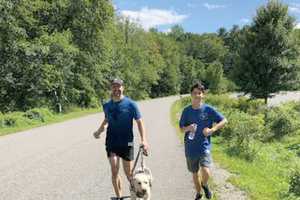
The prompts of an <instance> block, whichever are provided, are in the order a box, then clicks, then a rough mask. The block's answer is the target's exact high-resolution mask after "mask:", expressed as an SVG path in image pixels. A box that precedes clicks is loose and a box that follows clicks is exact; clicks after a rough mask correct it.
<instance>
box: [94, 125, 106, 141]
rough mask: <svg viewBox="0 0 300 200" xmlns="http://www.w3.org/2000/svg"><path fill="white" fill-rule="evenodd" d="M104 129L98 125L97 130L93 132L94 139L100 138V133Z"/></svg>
mask: <svg viewBox="0 0 300 200" xmlns="http://www.w3.org/2000/svg"><path fill="white" fill-rule="evenodd" d="M103 131H104V128H103V127H100V128H99V129H98V130H97V131H95V132H94V134H93V135H94V137H95V138H96V139H98V138H100V134H101V133H102V132H103Z"/></svg>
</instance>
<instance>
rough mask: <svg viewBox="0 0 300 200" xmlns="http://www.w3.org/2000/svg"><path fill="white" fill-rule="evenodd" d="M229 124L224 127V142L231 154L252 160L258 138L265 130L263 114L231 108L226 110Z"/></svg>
mask: <svg viewBox="0 0 300 200" xmlns="http://www.w3.org/2000/svg"><path fill="white" fill-rule="evenodd" d="M226 117H227V119H228V124H227V125H226V126H225V127H224V128H223V129H222V135H223V137H224V142H225V143H226V144H227V146H228V151H229V153H230V154H232V155H233V154H235V155H238V156H241V157H244V158H246V159H247V160H252V159H253V158H254V157H255V155H256V153H257V144H258V142H257V140H259V139H260V138H261V136H262V134H263V133H264V131H265V127H264V119H263V115H256V116H251V115H249V114H246V113H243V112H238V111H235V110H231V112H226Z"/></svg>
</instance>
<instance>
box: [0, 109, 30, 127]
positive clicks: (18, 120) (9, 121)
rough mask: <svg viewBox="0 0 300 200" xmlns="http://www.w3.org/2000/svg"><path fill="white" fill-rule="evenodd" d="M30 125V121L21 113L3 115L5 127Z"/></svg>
mask: <svg viewBox="0 0 300 200" xmlns="http://www.w3.org/2000/svg"><path fill="white" fill-rule="evenodd" d="M27 124H30V120H29V119H27V118H25V117H23V115H22V113H21V112H13V113H9V114H5V115H3V125H4V126H3V127H4V128H5V127H20V126H26V125H27Z"/></svg>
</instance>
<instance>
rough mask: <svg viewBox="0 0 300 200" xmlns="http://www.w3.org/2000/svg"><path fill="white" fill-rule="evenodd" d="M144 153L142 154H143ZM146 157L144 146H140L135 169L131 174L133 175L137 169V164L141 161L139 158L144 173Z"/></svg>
mask: <svg viewBox="0 0 300 200" xmlns="http://www.w3.org/2000/svg"><path fill="white" fill-rule="evenodd" d="M142 151H143V153H142V154H141V152H142ZM144 155H145V151H144V145H140V147H139V151H138V154H137V156H136V158H135V161H134V165H133V168H132V170H131V174H133V172H134V170H135V168H136V165H137V162H138V160H139V157H140V156H141V167H142V171H144Z"/></svg>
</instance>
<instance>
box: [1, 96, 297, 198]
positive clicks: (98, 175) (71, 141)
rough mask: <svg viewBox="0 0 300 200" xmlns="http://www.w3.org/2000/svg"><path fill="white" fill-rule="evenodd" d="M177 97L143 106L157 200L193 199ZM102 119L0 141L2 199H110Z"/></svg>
mask: <svg viewBox="0 0 300 200" xmlns="http://www.w3.org/2000/svg"><path fill="white" fill-rule="evenodd" d="M175 99H176V97H168V98H162V99H156V100H151V101H143V102H140V103H139V107H140V109H141V111H142V113H143V117H144V120H145V123H146V128H147V130H148V135H149V142H150V144H151V147H152V148H151V149H152V152H151V156H150V157H149V158H147V159H146V165H147V166H148V167H150V168H151V170H152V173H153V175H154V179H155V180H154V184H153V199H155V200H170V199H174V200H187V199H192V197H193V189H192V182H191V177H190V175H189V174H188V172H187V171H186V166H185V160H184V153H183V146H182V145H181V144H180V142H179V140H178V138H177V136H176V134H175V130H174V128H173V127H172V125H171V124H170V120H169V116H170V112H169V111H170V106H171V104H172V102H173V101H174V100H175ZM291 99H294V100H300V93H299V92H296V93H286V94H280V95H278V97H276V98H273V99H272V100H271V101H272V103H275V104H277V103H279V102H282V101H286V100H291ZM271 101H270V102H271ZM102 119H103V114H102V113H100V114H95V115H90V116H87V117H83V118H80V119H75V120H70V121H67V122H64V123H58V124H54V125H50V126H45V127H40V128H36V129H32V130H29V131H25V132H21V133H17V134H12V135H7V136H4V137H1V138H0V158H1V162H0V183H1V185H0V200H96V199H97V200H110V198H111V197H112V196H113V190H112V186H111V181H110V170H109V165H108V162H107V159H106V155H105V150H104V138H102V139H100V140H95V139H93V137H92V136H91V135H92V132H93V131H94V130H95V129H96V128H97V127H98V123H99V121H100V120H102ZM135 132H136V130H135ZM136 133H137V132H136ZM136 145H138V144H136ZM123 180H125V178H124V176H123ZM125 189H126V194H128V190H127V187H126V188H125Z"/></svg>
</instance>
